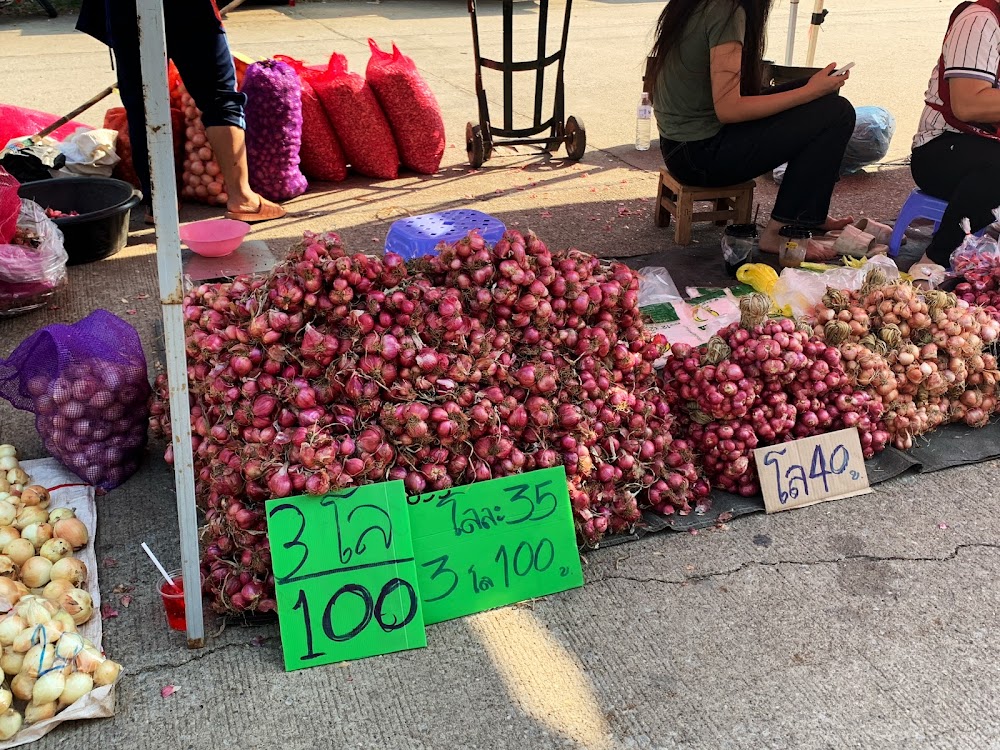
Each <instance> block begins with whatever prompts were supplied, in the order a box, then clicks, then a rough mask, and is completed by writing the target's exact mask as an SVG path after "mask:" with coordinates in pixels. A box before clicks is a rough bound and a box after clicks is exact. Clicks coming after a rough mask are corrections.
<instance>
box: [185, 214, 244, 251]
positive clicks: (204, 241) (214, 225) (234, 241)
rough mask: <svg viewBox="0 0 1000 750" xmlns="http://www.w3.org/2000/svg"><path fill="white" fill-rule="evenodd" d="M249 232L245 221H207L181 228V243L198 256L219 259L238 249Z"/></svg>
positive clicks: (196, 222)
mask: <svg viewBox="0 0 1000 750" xmlns="http://www.w3.org/2000/svg"><path fill="white" fill-rule="evenodd" d="M249 231H250V225H249V224H247V223H246V222H245V221H235V220H233V219H207V220H205V221H194V222H191V223H190V224H185V225H184V226H182V227H181V241H182V242H183V243H184V244H185V245H187V246H188V247H189V248H191V251H192V252H195V253H198V255H202V256H204V257H206V258H221V257H223V256H225V255H229V254H230V253H231V252H233V251H234V250H235V249H236V248H238V247H239V246H240V245H241V244H242V243H243V238H244V237H246V236H247V232H249Z"/></svg>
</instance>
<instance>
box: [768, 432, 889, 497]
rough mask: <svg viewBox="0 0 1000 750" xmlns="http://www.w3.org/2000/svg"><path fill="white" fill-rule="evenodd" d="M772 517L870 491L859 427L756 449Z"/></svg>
mask: <svg viewBox="0 0 1000 750" xmlns="http://www.w3.org/2000/svg"><path fill="white" fill-rule="evenodd" d="M754 457H755V458H756V460H757V474H758V475H759V476H760V486H761V490H762V491H763V493H764V505H765V507H766V508H767V512H768V513H777V512H778V511H782V510H789V509H790V508H801V507H802V506H803V505H813V504H815V503H821V502H823V501H825V500H838V499H840V498H844V497H851V496H853V495H864V494H867V493H869V492H871V491H872V490H871V488H870V487H869V486H868V472H867V471H866V470H865V461H864V455H863V454H862V452H861V440H860V439H859V438H858V431H857V428H852V429H848V430H838V431H837V432H831V433H828V434H826V435H820V436H818V437H813V438H803V439H801V440H793V441H791V442H788V443H781V444H780V445H771V446H768V447H766V448H757V449H756V450H755V451H754Z"/></svg>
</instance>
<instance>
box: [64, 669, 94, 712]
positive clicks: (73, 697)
mask: <svg viewBox="0 0 1000 750" xmlns="http://www.w3.org/2000/svg"><path fill="white" fill-rule="evenodd" d="M93 689H94V678H93V677H91V676H90V675H89V674H87V673H86V672H73V674H71V675H70V676H69V677H67V678H66V687H65V689H64V690H63V691H62V695H60V696H59V709H60V710H62V709H64V708H66V706H72V705H73V704H74V703H76V702H77V701H78V700H80V699H81V698H82V697H83V696H85V695H86V694H87V693H89V692H90V691H91V690H93Z"/></svg>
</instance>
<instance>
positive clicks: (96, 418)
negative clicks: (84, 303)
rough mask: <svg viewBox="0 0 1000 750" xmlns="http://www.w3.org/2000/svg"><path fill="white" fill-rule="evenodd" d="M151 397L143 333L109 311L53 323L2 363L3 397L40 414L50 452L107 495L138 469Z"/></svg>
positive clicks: (0, 386) (38, 422)
mask: <svg viewBox="0 0 1000 750" xmlns="http://www.w3.org/2000/svg"><path fill="white" fill-rule="evenodd" d="M149 394H150V388H149V381H148V380H147V379H146V358H145V356H144V355H143V353H142V344H141V343H140V341H139V334H138V333H137V332H136V330H135V329H134V328H133V327H132V326H130V325H129V324H128V323H126V322H125V321H124V320H122V319H121V318H118V317H115V316H114V315H112V314H111V313H109V312H107V311H106V310H96V311H95V312H93V313H91V314H90V315H88V316H87V317H86V318H84V319H83V320H81V321H79V322H77V323H74V324H72V325H63V324H61V323H60V324H54V325H50V326H46V327H45V328H43V329H41V330H40V331H37V332H36V333H34V334H32V335H31V336H29V337H28V338H27V339H25V340H24V341H22V342H21V344H20V345H19V346H18V347H17V349H15V350H14V353H13V354H12V355H11V356H10V358H9V359H7V360H0V396H2V397H3V398H5V399H7V400H8V401H10V403H11V404H13V405H14V407H16V408H18V409H23V410H25V411H30V412H33V413H34V414H35V427H36V428H37V429H38V433H39V435H40V436H41V438H42V442H43V443H44V445H45V448H46V450H48V451H49V452H50V453H51V454H52V455H53V456H54V457H55V458H57V459H59V461H61V462H62V464H63V465H64V466H66V468H67V469H69V470H70V471H72V472H73V473H74V474H76V475H77V476H78V477H80V478H81V479H83V480H84V481H86V482H88V483H90V484H93V485H95V486H97V487H100V488H101V489H104V490H109V489H112V488H114V487H117V486H118V485H120V484H121V483H122V482H124V481H125V480H126V479H128V478H129V477H130V476H131V475H132V474H134V473H135V471H136V470H137V469H138V468H139V461H140V460H141V459H142V455H143V453H144V451H145V448H146V431H147V420H148V419H149V405H148V399H149Z"/></svg>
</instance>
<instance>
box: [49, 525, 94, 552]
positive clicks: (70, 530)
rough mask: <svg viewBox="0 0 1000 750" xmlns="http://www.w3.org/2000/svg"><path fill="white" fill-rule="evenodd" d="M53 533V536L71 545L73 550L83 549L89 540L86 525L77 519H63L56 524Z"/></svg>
mask: <svg viewBox="0 0 1000 750" xmlns="http://www.w3.org/2000/svg"><path fill="white" fill-rule="evenodd" d="M53 531H54V534H55V536H57V537H58V538H60V539H65V540H66V541H67V542H69V543H70V544H72V545H73V549H83V548H84V547H86V546H87V541H88V540H89V538H90V535H89V534H88V533H87V527H86V525H85V524H84V523H83V521H81V520H80V519H79V518H64V519H62V520H61V521H59V522H58V523H56V525H55V526H54V527H53Z"/></svg>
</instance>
